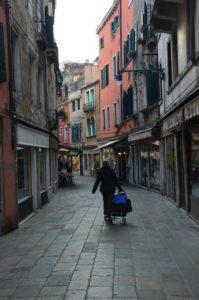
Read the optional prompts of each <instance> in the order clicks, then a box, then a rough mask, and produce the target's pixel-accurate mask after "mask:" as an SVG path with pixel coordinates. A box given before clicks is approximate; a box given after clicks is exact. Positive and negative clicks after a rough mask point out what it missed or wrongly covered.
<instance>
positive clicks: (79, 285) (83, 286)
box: [68, 279, 88, 291]
mask: <svg viewBox="0 0 199 300" xmlns="http://www.w3.org/2000/svg"><path fill="white" fill-rule="evenodd" d="M87 287H88V280H85V279H81V280H71V282H70V284H69V286H68V290H74V291H78V290H87Z"/></svg>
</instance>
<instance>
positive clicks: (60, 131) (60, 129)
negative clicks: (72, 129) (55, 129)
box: [59, 127, 63, 136]
mask: <svg viewBox="0 0 199 300" xmlns="http://www.w3.org/2000/svg"><path fill="white" fill-rule="evenodd" d="M62 134H63V128H62V127H60V128H59V135H60V136H62Z"/></svg>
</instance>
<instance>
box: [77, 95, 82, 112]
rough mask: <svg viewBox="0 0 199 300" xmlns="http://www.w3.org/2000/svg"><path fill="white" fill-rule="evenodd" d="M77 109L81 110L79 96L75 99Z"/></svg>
mask: <svg viewBox="0 0 199 300" xmlns="http://www.w3.org/2000/svg"><path fill="white" fill-rule="evenodd" d="M77 110H81V102H80V98H79V99H77Z"/></svg>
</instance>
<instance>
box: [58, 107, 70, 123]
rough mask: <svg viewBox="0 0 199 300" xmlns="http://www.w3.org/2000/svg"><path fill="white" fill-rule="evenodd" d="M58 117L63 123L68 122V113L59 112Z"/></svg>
mask: <svg viewBox="0 0 199 300" xmlns="http://www.w3.org/2000/svg"><path fill="white" fill-rule="evenodd" d="M58 117H59V119H61V120H62V121H66V120H67V119H68V115H67V113H65V111H64V110H60V111H58Z"/></svg>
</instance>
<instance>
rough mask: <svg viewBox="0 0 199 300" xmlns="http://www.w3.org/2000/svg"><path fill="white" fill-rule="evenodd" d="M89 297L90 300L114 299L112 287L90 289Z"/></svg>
mask: <svg viewBox="0 0 199 300" xmlns="http://www.w3.org/2000/svg"><path fill="white" fill-rule="evenodd" d="M87 296H88V297H90V298H92V297H93V298H96V297H101V298H107V297H112V287H89V288H88V293H87Z"/></svg>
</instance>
